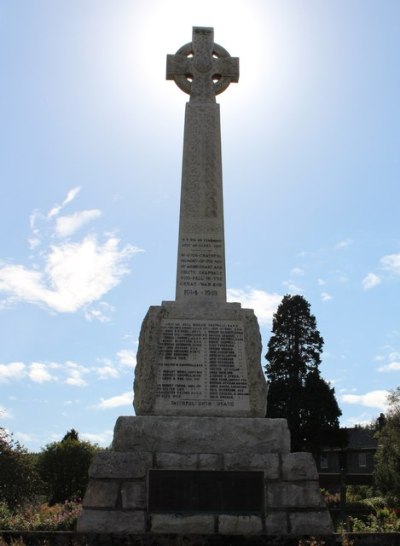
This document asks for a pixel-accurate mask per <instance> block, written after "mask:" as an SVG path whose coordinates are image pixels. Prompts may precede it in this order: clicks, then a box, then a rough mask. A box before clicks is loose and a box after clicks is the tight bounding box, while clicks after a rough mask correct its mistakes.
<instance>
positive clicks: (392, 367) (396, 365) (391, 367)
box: [378, 362, 400, 372]
mask: <svg viewBox="0 0 400 546" xmlns="http://www.w3.org/2000/svg"><path fill="white" fill-rule="evenodd" d="M398 371H400V362H390V364H386V365H385V366H381V367H380V368H378V372H398Z"/></svg>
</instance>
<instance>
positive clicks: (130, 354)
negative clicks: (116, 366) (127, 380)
mask: <svg viewBox="0 0 400 546" xmlns="http://www.w3.org/2000/svg"><path fill="white" fill-rule="evenodd" d="M117 357H118V359H119V363H120V364H122V365H123V366H127V367H132V368H134V367H135V366H136V353H135V351H131V350H130V349H121V351H118V353H117Z"/></svg>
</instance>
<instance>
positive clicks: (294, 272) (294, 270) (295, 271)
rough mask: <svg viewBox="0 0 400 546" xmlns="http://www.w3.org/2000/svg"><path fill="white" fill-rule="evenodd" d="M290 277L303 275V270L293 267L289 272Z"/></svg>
mask: <svg viewBox="0 0 400 546" xmlns="http://www.w3.org/2000/svg"><path fill="white" fill-rule="evenodd" d="M290 274H291V275H299V276H301V275H304V269H302V268H301V267H294V268H293V269H292V271H291V272H290Z"/></svg>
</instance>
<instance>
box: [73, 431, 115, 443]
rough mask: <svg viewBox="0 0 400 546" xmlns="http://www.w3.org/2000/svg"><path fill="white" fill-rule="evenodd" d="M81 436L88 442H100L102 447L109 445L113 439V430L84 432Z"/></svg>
mask: <svg viewBox="0 0 400 546" xmlns="http://www.w3.org/2000/svg"><path fill="white" fill-rule="evenodd" d="M80 437H81V438H82V440H86V441H87V442H91V443H95V444H99V445H100V446H102V447H108V446H109V445H110V444H111V441H112V437H113V431H112V430H105V431H104V432H98V433H93V432H82V433H81V434H80Z"/></svg>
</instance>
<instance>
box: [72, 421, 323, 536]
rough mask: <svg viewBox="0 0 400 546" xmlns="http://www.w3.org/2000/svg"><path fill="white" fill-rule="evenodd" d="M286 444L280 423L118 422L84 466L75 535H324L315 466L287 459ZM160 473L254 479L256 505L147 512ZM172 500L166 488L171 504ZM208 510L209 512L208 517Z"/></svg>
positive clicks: (304, 458)
mask: <svg viewBox="0 0 400 546" xmlns="http://www.w3.org/2000/svg"><path fill="white" fill-rule="evenodd" d="M289 438H290V436H289V431H288V428H287V424H286V420H284V419H265V418H240V417H172V416H171V417H158V416H157V417H154V416H142V417H139V416H138V417H120V418H119V419H118V421H117V423H116V426H115V431H114V441H113V446H112V450H111V451H106V452H103V453H99V454H98V455H96V457H95V459H94V461H93V463H92V465H91V468H90V482H89V486H88V489H87V492H86V495H85V498H84V503H83V504H84V510H83V513H82V515H81V517H80V519H79V523H78V531H79V532H85V533H92V532H93V533H94V532H96V533H101V532H113V533H116V534H118V533H124V534H140V533H142V534H143V533H144V534H166V533H167V534H168V533H176V534H205V535H207V534H209V535H232V534H240V535H243V534H244V535H289V534H299V535H302V534H314V535H315V534H329V533H331V532H332V524H331V519H330V516H329V512H328V511H327V509H326V506H325V504H324V502H323V499H322V497H321V493H320V489H319V484H318V474H317V470H316V467H315V463H314V461H313V459H312V456H311V455H310V454H308V453H290V445H289V444H290V439H289ZM166 471H174V472H175V473H177V472H179V473H185V472H186V473H188V475H189V476H190V471H191V472H193V471H196V472H197V473H199V474H200V475H201V473H202V472H205V473H206V474H207V479H209V478H210V472H211V473H215V477H216V480H215V483H219V482H220V477H221V476H222V475H232V476H233V478H232V479H233V481H234V480H235V479H236V478H237V476H238V473H240V474H243V475H244V476H245V477H246V478H248V479H249V480H250V478H251V477H252V476H254V477H255V478H256V480H258V479H260V480H261V482H260V483H261V486H262V491H261V497H260V502H259V503H258V505H257V503H256V505H255V506H253V508H250V511H248V512H247V513H245V514H242V513H238V510H236V511H235V508H232V506H231V508H230V511H228V510H227V511H224V510H223V509H219V510H215V503H214V502H213V498H212V497H210V498H208V499H207V498H206V499H202V503H203V504H202V509H201V510H198V511H197V512H196V513H193V512H191V511H190V510H185V508H184V507H182V508H181V509H180V511H179V512H176V513H174V512H171V511H169V510H168V507H166V506H161V509H159V510H158V511H157V510H153V511H152V510H151V506H152V505H154V504H157V503H155V502H154V498H155V497H156V496H157V495H158V492H157V490H156V489H153V490H152V484H151V481H150V480H149V475H150V474H151V473H153V477H158V476H159V477H160V478H162V477H164V476H165V472H166ZM173 475H174V474H173V473H172V476H173ZM211 477H212V475H211ZM172 483H174V482H172ZM233 485H234V484H233ZM233 490H234V488H233ZM177 493H178V494H179V491H178V492H177V491H175V490H174V485H172V486H171V494H172V496H174V498H176V496H177ZM215 494H217V492H216V493H215ZM152 496H153V498H152ZM167 497H168V495H167ZM165 498H166V497H165V495H164V499H165ZM156 500H157V499H156ZM243 500H244V501H246V499H243ZM247 500H248V499H247ZM238 502H239V504H240V499H239V500H238ZM253 504H254V503H253ZM247 505H248V503H247ZM209 506H214V508H213V511H211V510H210V509H209ZM233 506H234V505H233Z"/></svg>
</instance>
